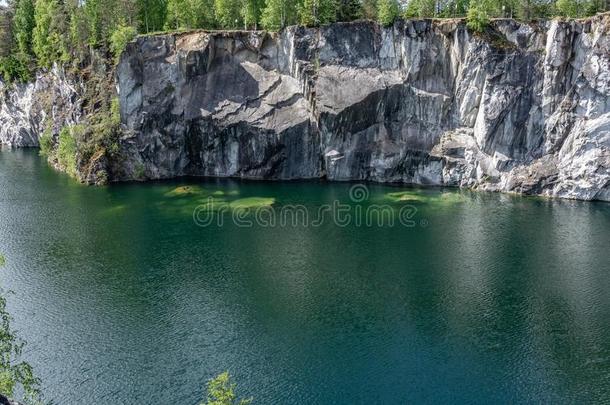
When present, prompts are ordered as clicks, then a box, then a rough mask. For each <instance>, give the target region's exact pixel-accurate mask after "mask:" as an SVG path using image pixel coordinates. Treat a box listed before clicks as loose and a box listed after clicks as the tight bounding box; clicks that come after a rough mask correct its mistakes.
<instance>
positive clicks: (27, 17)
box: [13, 0, 35, 55]
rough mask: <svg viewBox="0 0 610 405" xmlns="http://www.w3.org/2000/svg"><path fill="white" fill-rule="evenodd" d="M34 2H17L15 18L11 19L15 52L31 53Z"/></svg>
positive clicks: (19, 0) (28, 0)
mask: <svg viewBox="0 0 610 405" xmlns="http://www.w3.org/2000/svg"><path fill="white" fill-rule="evenodd" d="M34 25H35V21H34V1H33V0H17V3H16V6H15V18H14V19H13V36H14V38H15V42H16V45H17V52H18V53H21V54H24V55H30V54H31V53H32V32H33V31H34Z"/></svg>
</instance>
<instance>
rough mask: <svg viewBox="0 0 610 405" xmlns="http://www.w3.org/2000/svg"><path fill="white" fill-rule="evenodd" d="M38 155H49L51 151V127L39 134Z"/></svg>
mask: <svg viewBox="0 0 610 405" xmlns="http://www.w3.org/2000/svg"><path fill="white" fill-rule="evenodd" d="M39 144H40V156H46V157H50V156H51V154H52V153H53V134H52V133H51V128H47V129H46V130H45V131H44V132H43V134H42V135H41V136H40V141H39Z"/></svg>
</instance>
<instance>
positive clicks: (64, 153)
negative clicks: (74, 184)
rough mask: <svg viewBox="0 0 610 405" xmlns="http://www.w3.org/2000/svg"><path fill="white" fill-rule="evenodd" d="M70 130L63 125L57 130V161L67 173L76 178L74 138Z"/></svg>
mask: <svg viewBox="0 0 610 405" xmlns="http://www.w3.org/2000/svg"><path fill="white" fill-rule="evenodd" d="M72 131H73V129H72V128H70V127H64V128H62V129H61V131H60V132H59V142H58V144H57V163H58V164H59V166H60V167H61V168H62V170H64V171H65V172H66V173H67V174H68V175H70V176H71V177H75V178H76V177H77V174H78V172H77V167H76V140H75V139H74V135H73V133H72Z"/></svg>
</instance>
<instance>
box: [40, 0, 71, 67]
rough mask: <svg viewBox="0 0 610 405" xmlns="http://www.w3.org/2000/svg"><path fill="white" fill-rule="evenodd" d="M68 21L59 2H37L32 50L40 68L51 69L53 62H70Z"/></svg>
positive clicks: (44, 0)
mask: <svg viewBox="0 0 610 405" xmlns="http://www.w3.org/2000/svg"><path fill="white" fill-rule="evenodd" d="M66 20H67V18H66V15H65V13H64V9H63V5H62V4H60V3H59V1H58V0H37V1H36V6H35V8H34V22H35V26H34V31H33V33H32V49H33V51H34V54H35V55H36V58H37V59H38V65H39V66H42V67H49V66H51V65H52V64H53V62H57V61H67V60H68V44H67V42H66V38H67V36H68V35H67V31H68V29H67V26H66Z"/></svg>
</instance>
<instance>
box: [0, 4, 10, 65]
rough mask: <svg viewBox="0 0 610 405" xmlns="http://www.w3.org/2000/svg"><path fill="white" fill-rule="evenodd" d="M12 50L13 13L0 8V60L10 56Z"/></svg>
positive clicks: (2, 7) (7, 9) (5, 8)
mask: <svg viewBox="0 0 610 405" xmlns="http://www.w3.org/2000/svg"><path fill="white" fill-rule="evenodd" d="M12 48H13V13H12V11H11V10H10V9H9V8H8V7H4V6H0V58H2V57H6V56H8V55H10V53H11V51H12Z"/></svg>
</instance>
